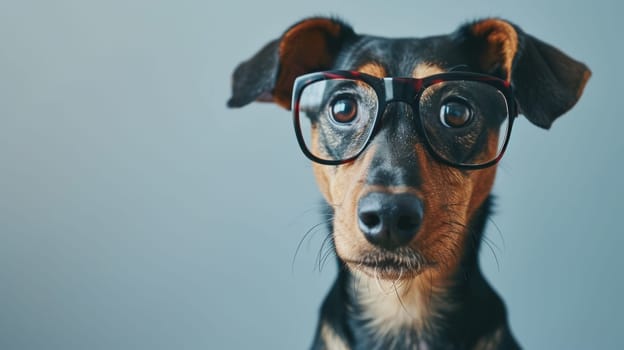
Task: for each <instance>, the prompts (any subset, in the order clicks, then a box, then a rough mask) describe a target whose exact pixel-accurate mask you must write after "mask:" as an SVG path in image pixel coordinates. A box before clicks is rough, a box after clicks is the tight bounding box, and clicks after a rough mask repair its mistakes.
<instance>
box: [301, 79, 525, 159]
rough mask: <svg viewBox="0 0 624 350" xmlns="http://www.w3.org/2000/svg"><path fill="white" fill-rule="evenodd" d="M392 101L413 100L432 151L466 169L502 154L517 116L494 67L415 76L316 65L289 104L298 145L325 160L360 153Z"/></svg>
mask: <svg viewBox="0 0 624 350" xmlns="http://www.w3.org/2000/svg"><path fill="white" fill-rule="evenodd" d="M392 102H404V103H407V104H409V105H410V106H411V108H412V110H413V112H414V113H413V115H414V116H415V117H414V118H415V119H417V120H414V123H416V124H417V130H419V131H418V132H420V133H421V135H422V136H423V140H425V142H424V143H425V144H426V145H427V148H428V150H429V152H431V154H432V155H433V156H434V157H436V158H437V159H438V160H439V161H441V162H443V163H447V164H449V165H452V166H455V167H460V168H468V169H480V168H485V167H488V166H491V165H493V164H495V163H496V162H498V161H499V160H500V158H501V157H502V155H503V153H504V152H505V148H506V147H507V143H508V140H509V135H510V134H511V127H512V125H513V120H514V118H515V117H516V116H517V111H516V106H515V104H514V99H513V94H512V90H511V86H510V84H509V83H508V82H506V81H504V80H501V79H499V78H496V77H493V76H489V75H483V74H476V73H469V72H450V73H443V74H437V75H432V76H429V77H426V78H423V79H413V78H377V77H374V76H371V75H367V74H364V73H360V72H355V71H327V72H317V73H311V74H306V75H303V76H300V77H298V78H297V79H296V80H295V84H294V92H293V100H292V109H293V113H294V123H295V133H296V135H297V140H298V142H299V145H300V146H301V150H302V151H303V153H304V154H305V155H306V156H307V157H308V158H309V159H311V160H312V161H315V162H318V163H321V164H327V165H337V164H342V163H346V162H349V161H351V160H353V159H355V158H357V157H358V156H359V155H360V154H361V153H362V152H363V151H364V149H365V148H366V146H367V145H368V143H369V142H370V140H371V139H373V137H374V135H375V133H376V132H377V131H378V129H380V125H381V119H382V116H383V115H384V111H385V109H386V107H387V106H388V105H389V104H390V103H392Z"/></svg>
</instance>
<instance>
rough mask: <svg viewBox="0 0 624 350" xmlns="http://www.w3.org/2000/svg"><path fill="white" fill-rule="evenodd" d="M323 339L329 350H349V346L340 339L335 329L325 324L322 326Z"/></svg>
mask: <svg viewBox="0 0 624 350" xmlns="http://www.w3.org/2000/svg"><path fill="white" fill-rule="evenodd" d="M321 339H323V342H324V344H325V349H328V350H349V346H348V345H347V344H345V342H344V341H343V340H342V338H340V337H339V336H338V335H337V334H336V333H335V332H334V330H333V328H332V327H331V326H329V325H327V324H325V323H323V324H322V325H321Z"/></svg>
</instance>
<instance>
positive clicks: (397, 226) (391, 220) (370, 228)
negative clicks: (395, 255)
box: [358, 192, 423, 249]
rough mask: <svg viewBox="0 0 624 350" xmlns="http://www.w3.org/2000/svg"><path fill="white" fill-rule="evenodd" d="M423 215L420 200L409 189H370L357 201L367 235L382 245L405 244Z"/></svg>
mask: <svg viewBox="0 0 624 350" xmlns="http://www.w3.org/2000/svg"><path fill="white" fill-rule="evenodd" d="M422 217H423V205H422V202H421V200H420V199H419V198H418V197H416V196H414V195H412V194H409V193H401V194H389V193H381V192H371V193H369V194H367V195H365V196H364V197H362V198H361V199H360V201H359V203H358V223H359V226H360V230H361V231H362V233H363V234H364V236H365V237H366V239H367V240H368V241H369V242H370V243H372V244H374V245H376V246H380V247H382V248H386V249H395V248H398V247H402V246H405V245H407V244H408V243H409V242H410V241H411V240H412V238H414V236H415V235H416V232H417V231H418V228H419V227H420V223H421V222H422Z"/></svg>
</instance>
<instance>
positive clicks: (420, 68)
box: [412, 63, 444, 79]
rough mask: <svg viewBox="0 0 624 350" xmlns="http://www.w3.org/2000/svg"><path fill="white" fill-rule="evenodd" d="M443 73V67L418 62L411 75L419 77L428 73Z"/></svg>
mask: <svg viewBox="0 0 624 350" xmlns="http://www.w3.org/2000/svg"><path fill="white" fill-rule="evenodd" d="M440 73H444V69H442V68H441V67H440V66H437V65H435V64H431V63H420V64H418V65H417V66H416V68H414V70H413V71H412V77H414V78H417V79H421V78H426V77H428V76H430V75H434V74H440Z"/></svg>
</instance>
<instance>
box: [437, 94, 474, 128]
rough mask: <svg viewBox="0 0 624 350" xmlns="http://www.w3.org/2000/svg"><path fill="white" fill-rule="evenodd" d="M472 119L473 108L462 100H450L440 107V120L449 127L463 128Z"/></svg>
mask: <svg viewBox="0 0 624 350" xmlns="http://www.w3.org/2000/svg"><path fill="white" fill-rule="evenodd" d="M471 120H472V109H471V108H470V107H469V106H468V104H467V103H466V102H464V101H461V100H452V101H448V102H446V103H445V104H443V105H442V107H440V122H442V124H443V125H444V126H446V127H447V128H461V127H463V126H466V125H467V124H468V123H469V122H470V121H471Z"/></svg>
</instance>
